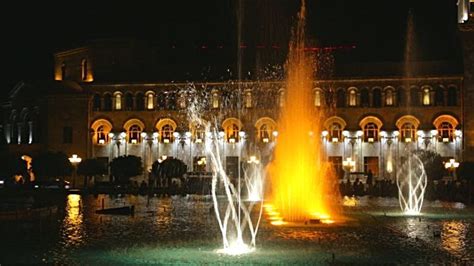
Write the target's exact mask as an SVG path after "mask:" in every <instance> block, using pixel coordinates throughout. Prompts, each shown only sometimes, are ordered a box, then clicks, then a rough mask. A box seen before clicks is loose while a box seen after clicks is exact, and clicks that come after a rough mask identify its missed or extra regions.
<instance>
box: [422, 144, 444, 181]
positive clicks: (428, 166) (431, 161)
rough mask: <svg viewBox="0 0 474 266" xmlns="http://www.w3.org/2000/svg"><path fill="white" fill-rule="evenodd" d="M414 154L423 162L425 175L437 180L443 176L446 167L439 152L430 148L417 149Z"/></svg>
mask: <svg viewBox="0 0 474 266" xmlns="http://www.w3.org/2000/svg"><path fill="white" fill-rule="evenodd" d="M415 154H416V155H417V156H418V158H420V160H421V161H422V162H423V166H424V168H425V172H426V176H427V177H428V179H429V180H439V179H442V178H443V175H444V173H445V172H446V169H445V168H444V164H443V158H442V157H441V155H440V154H439V153H436V152H433V151H430V150H419V151H417V152H416V153H415Z"/></svg>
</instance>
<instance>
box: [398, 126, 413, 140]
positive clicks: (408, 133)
mask: <svg viewBox="0 0 474 266" xmlns="http://www.w3.org/2000/svg"><path fill="white" fill-rule="evenodd" d="M400 137H401V140H402V141H405V142H412V141H414V140H415V138H416V127H415V125H413V124H412V123H405V124H403V125H402V126H401V127H400Z"/></svg>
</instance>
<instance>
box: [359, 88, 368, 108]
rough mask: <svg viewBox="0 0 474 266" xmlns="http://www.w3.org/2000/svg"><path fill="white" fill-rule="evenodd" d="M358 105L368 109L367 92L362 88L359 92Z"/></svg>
mask: <svg viewBox="0 0 474 266" xmlns="http://www.w3.org/2000/svg"><path fill="white" fill-rule="evenodd" d="M360 105H361V106H362V107H369V90H368V89H367V88H363V89H361V91H360Z"/></svg>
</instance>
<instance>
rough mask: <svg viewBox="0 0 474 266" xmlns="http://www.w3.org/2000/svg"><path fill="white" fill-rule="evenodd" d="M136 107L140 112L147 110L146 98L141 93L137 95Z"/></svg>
mask: <svg viewBox="0 0 474 266" xmlns="http://www.w3.org/2000/svg"><path fill="white" fill-rule="evenodd" d="M135 106H136V107H137V110H138V111H143V110H145V96H143V93H141V92H139V93H137V94H136V95H135Z"/></svg>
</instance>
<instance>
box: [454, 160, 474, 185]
mask: <svg viewBox="0 0 474 266" xmlns="http://www.w3.org/2000/svg"><path fill="white" fill-rule="evenodd" d="M456 174H457V176H458V177H459V178H461V179H464V180H467V181H473V180H474V162H467V161H466V162H462V163H461V164H460V165H459V167H458V169H457V171H456Z"/></svg>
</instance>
